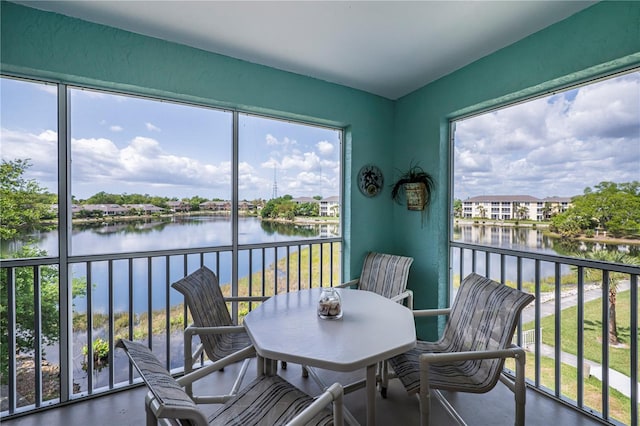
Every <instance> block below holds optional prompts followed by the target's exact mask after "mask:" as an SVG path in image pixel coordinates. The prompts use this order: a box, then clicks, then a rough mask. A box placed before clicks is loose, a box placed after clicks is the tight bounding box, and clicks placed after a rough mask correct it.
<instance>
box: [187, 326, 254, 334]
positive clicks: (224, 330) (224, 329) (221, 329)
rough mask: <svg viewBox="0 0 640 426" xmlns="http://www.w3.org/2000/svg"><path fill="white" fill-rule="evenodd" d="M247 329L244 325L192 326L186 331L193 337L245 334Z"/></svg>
mask: <svg viewBox="0 0 640 426" xmlns="http://www.w3.org/2000/svg"><path fill="white" fill-rule="evenodd" d="M245 331H246V330H245V328H244V326H242V325H224V326H218V327H196V326H195V325H190V326H189V327H187V328H185V329H184V333H185V334H189V335H191V336H193V335H194V334H229V333H243V332H245Z"/></svg>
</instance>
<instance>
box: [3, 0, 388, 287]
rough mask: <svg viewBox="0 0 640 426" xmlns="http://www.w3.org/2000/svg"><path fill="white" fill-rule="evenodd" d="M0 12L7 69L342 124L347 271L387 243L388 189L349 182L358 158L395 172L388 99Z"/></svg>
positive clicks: (101, 30) (52, 19)
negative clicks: (370, 193) (364, 189)
mask: <svg viewBox="0 0 640 426" xmlns="http://www.w3.org/2000/svg"><path fill="white" fill-rule="evenodd" d="M0 15H1V22H0V24H1V27H0V30H1V41H0V42H1V45H0V58H1V68H0V70H1V71H2V72H3V73H11V74H15V75H22V76H28V77H34V78H45V79H52V80H54V81H62V82H67V83H72V84H82V85H87V86H91V87H96V88H104V89H114V90H124V91H127V92H133V93H139V94H145V95H154V96H160V97H163V98H170V99H178V100H187V101H195V102H198V103H203V104H207V105H214V106H224V107H231V108H239V109H242V110H245V111H249V112H259V113H266V114H270V115H275V116H278V117H284V118H292V119H302V120H310V121H313V122H315V123H320V124H328V125H334V126H340V127H344V128H345V129H346V130H347V131H346V133H345V139H346V140H345V144H344V145H345V162H344V168H345V182H346V186H345V189H344V191H345V192H344V194H343V195H344V200H345V206H344V214H343V215H344V223H345V229H344V236H345V244H344V252H345V266H346V268H345V274H346V276H345V278H351V277H353V276H358V275H359V273H360V270H361V265H362V260H363V259H364V255H365V253H366V251H368V250H379V251H389V250H391V249H392V247H391V244H392V243H391V242H392V238H391V235H392V229H391V228H390V227H389V226H388V224H389V223H390V219H391V213H392V204H391V202H390V201H389V193H388V190H387V189H385V191H384V192H383V193H382V194H381V195H379V196H377V197H375V198H372V199H369V198H365V197H364V196H363V195H362V194H361V193H360V192H359V190H358V189H357V186H352V185H351V182H352V181H353V180H355V177H356V176H357V173H358V170H359V169H360V167H361V166H362V165H364V164H367V163H376V164H377V165H378V166H379V167H380V168H381V169H382V170H383V172H384V173H385V174H387V175H388V174H390V173H391V171H392V163H391V162H392V152H391V148H392V144H391V140H392V136H393V107H394V103H393V102H392V101H390V100H388V99H385V98H382V97H379V96H375V95H371V94H369V93H365V92H362V91H358V90H354V89H350V88H347V87H344V86H340V85H336V84H330V83H327V82H324V81H320V80H317V79H312V78H308V77H303V76H300V75H297V74H292V73H287V72H283V71H278V70H275V69H273V68H269V67H264V66H260V65H256V64H252V63H248V62H244V61H240V60H236V59H232V58H229V57H225V56H221V55H216V54H212V53H209V52H205V51H203V50H199V49H194V48H190V47H186V46H182V45H178V44H174V43H169V42H166V41H163V40H159V39H154V38H150V37H144V36H141V35H137V34H133V33H130V32H126V31H121V30H117V29H114V28H110V27H106V26H102V25H97V24H92V23H88V22H85V21H81V20H78V19H73V18H69V17H66V16H63V15H59V14H54V13H49V12H43V11H40V10H36V9H32V8H27V7H24V6H21V5H17V4H14V3H7V2H2V3H0ZM372 229H376V230H378V231H377V232H371V230H372ZM352 236H357V238H352ZM352 270H353V271H352Z"/></svg>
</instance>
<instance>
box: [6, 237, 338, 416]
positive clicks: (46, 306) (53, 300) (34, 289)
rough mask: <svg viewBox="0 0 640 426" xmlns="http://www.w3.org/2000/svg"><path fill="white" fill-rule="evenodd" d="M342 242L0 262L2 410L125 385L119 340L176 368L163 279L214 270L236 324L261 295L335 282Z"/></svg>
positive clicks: (177, 309) (174, 305)
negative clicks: (4, 341) (4, 339)
mask: <svg viewBox="0 0 640 426" xmlns="http://www.w3.org/2000/svg"><path fill="white" fill-rule="evenodd" d="M341 246H342V245H341V239H340V238H328V239H319V240H301V241H288V242H279V243H272V244H254V245H240V246H238V247H237V249H236V253H237V254H236V255H235V256H234V255H233V247H215V248H207V249H193V250H188V249H187V250H170V251H154V252H144V253H124V254H122V253H119V254H105V255H92V256H73V257H69V258H68V260H67V262H65V263H62V261H61V260H60V259H58V258H34V259H7V260H3V261H2V265H1V271H0V274H1V275H0V279H2V280H3V281H4V283H6V285H5V286H3V288H6V289H7V291H6V294H1V295H0V298H1V300H2V306H3V309H2V312H0V314H1V315H3V316H5V315H6V321H5V323H6V324H8V326H7V328H8V330H6V332H7V333H8V336H9V338H8V345H7V346H8V347H6V348H4V350H3V351H2V357H1V358H0V362H2V364H5V365H4V367H3V368H2V370H3V371H6V373H5V374H7V376H6V380H3V382H5V383H6V384H5V385H3V386H2V410H1V411H2V417H3V418H11V417H15V416H18V415H22V414H26V413H30V412H33V411H37V410H40V409H43V408H48V407H51V406H55V405H59V404H65V403H67V402H70V401H76V400H81V399H83V398H87V397H90V396H94V395H98V394H103V393H108V392H110V391H114V390H116V389H121V388H123V387H127V386H130V385H132V384H133V371H132V370H131V368H130V366H129V363H128V361H127V360H126V359H125V358H124V357H122V356H121V354H120V353H119V352H120V351H114V345H115V342H116V341H117V340H118V338H120V337H126V338H129V339H136V340H142V341H145V340H146V341H147V342H148V343H149V345H150V346H151V348H152V350H153V351H154V353H155V354H156V355H157V356H158V357H159V358H160V359H161V360H164V361H165V362H166V365H167V367H168V368H170V369H172V370H175V371H180V370H181V369H182V368H183V360H184V357H183V337H182V329H183V328H184V326H185V324H188V322H189V318H188V312H187V309H186V307H185V306H184V304H183V303H182V302H183V299H182V295H180V293H178V292H177V291H175V290H173V289H172V288H171V283H172V282H175V281H177V280H178V279H180V278H182V277H184V276H185V275H187V274H188V273H190V272H192V271H193V270H195V269H197V268H198V267H200V266H202V265H205V266H207V267H209V268H210V269H212V270H213V271H214V272H216V273H217V275H218V277H219V279H220V285H221V287H222V290H223V293H224V294H225V296H227V297H229V299H230V300H232V301H231V302H230V303H229V307H230V312H231V313H232V318H233V319H234V321H236V322H237V323H241V322H242V318H243V317H244V315H246V313H247V312H248V311H249V310H251V309H253V308H254V307H255V306H257V304H259V303H260V300H261V298H262V299H264V297H268V296H272V295H274V294H278V293H282V292H290V291H296V290H299V289H301V288H310V287H318V286H333V285H337V284H339V283H340V282H341V278H342V277H341V269H342V268H341V265H340V259H341ZM59 283H60V284H62V285H60V284H59ZM25 294H27V296H26V297H25ZM18 296H20V297H18ZM25 300H27V302H25ZM19 304H22V305H21V306H20V305H19ZM5 308H6V309H5ZM2 331H3V332H5V330H2Z"/></svg>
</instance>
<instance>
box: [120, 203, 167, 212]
mask: <svg viewBox="0 0 640 426" xmlns="http://www.w3.org/2000/svg"><path fill="white" fill-rule="evenodd" d="M123 207H124V208H126V209H127V211H131V210H135V211H136V212H139V213H142V214H153V213H162V212H163V211H164V209H163V208H161V207H158V206H154V205H153V204H124V205H123Z"/></svg>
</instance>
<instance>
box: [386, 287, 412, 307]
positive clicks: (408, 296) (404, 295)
mask: <svg viewBox="0 0 640 426" xmlns="http://www.w3.org/2000/svg"><path fill="white" fill-rule="evenodd" d="M405 299H406V300H407V308H409V309H411V310H413V291H411V290H405V291H403V292H402V293H400V294H398V295H397V296H393V297H392V298H391V300H393V301H394V302H399V303H400V302H402V301H403V300H405Z"/></svg>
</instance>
